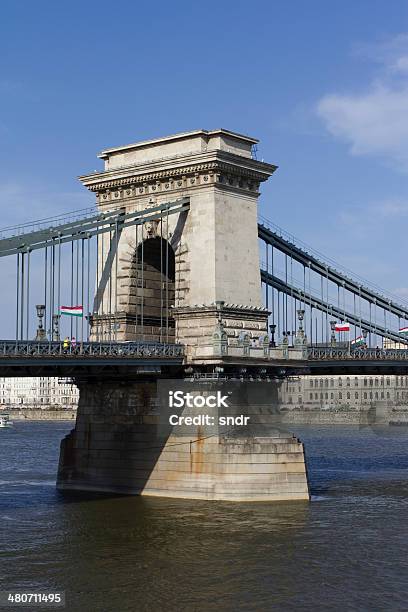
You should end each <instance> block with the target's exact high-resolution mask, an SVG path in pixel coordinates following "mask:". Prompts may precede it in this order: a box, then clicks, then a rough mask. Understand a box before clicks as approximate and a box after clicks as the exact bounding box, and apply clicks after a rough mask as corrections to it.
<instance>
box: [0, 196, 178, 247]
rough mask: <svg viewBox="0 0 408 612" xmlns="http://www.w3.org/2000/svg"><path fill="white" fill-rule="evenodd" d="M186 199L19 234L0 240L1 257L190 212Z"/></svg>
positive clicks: (94, 216) (115, 211)
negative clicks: (186, 211)
mask: <svg viewBox="0 0 408 612" xmlns="http://www.w3.org/2000/svg"><path fill="white" fill-rule="evenodd" d="M189 202H190V199H189V198H180V199H178V200H174V201H173V202H165V203H163V204H160V205H157V206H152V207H151V208H146V209H144V210H142V211H133V212H130V213H126V212H125V211H124V209H123V208H118V209H117V210H114V211H110V212H101V213H99V214H97V215H93V216H91V217H86V218H83V219H78V220H76V221H71V222H70V223H63V224H61V225H56V226H54V227H49V228H47V229H45V230H38V231H35V232H28V233H26V234H19V235H16V236H12V237H10V238H3V239H2V240H0V257H6V256H8V255H15V254H17V253H24V252H27V251H34V250H36V249H43V248H45V247H48V246H50V245H52V244H55V245H57V244H64V243H66V242H74V241H75V240H82V239H86V238H91V237H92V236H96V235H98V234H104V233H106V232H110V231H112V229H113V230H115V229H116V228H117V229H118V230H122V229H123V228H125V227H129V226H133V225H142V224H143V223H146V222H147V221H151V220H153V219H158V218H160V217H163V216H167V215H174V214H177V213H180V212H183V211H185V210H188V209H189Z"/></svg>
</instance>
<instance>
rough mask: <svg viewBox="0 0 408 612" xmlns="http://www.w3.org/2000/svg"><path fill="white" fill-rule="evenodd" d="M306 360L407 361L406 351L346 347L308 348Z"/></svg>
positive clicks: (407, 351)
mask: <svg viewBox="0 0 408 612" xmlns="http://www.w3.org/2000/svg"><path fill="white" fill-rule="evenodd" d="M307 359H310V360H318V361H321V360H324V359H356V360H357V359H358V360H365V359H367V360H407V361H408V350H407V349H380V348H356V349H348V348H347V347H339V348H337V347H331V346H329V347H309V348H308V349H307Z"/></svg>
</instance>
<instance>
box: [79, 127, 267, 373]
mask: <svg viewBox="0 0 408 612" xmlns="http://www.w3.org/2000/svg"><path fill="white" fill-rule="evenodd" d="M257 142H258V141H257V140H256V139H254V138H251V137H248V136H243V135H241V134H236V133H233V132H229V131H227V130H213V131H206V130H197V131H194V132H187V133H183V134H176V135H175V136H170V137H166V138H160V139H157V140H152V141H146V142H138V143H135V144H131V145H127V146H124V147H117V148H113V149H107V150H105V151H103V152H102V153H101V154H100V155H99V157H100V158H101V159H103V160H104V163H105V169H104V171H102V172H95V173H93V174H90V175H87V176H82V177H81V181H82V183H83V184H84V185H85V186H86V187H87V188H88V189H90V190H91V191H93V192H94V193H95V194H96V196H97V203H98V207H99V208H100V210H101V211H110V210H113V209H115V208H121V209H122V210H124V211H126V212H130V211H135V210H136V211H140V210H145V209H146V208H149V207H153V206H158V205H160V204H162V203H165V202H169V201H175V200H177V199H180V198H182V197H187V198H189V202H190V208H189V210H188V212H183V213H180V214H177V215H173V216H172V215H170V216H169V217H167V216H166V217H165V218H163V219H162V220H160V219H159V218H158V219H157V220H156V221H154V220H153V221H152V220H150V221H149V223H146V224H145V226H144V227H139V229H138V230H136V229H135V228H134V227H129V228H125V229H124V230H123V231H122V233H121V235H120V236H119V237H118V240H117V241H116V239H115V240H114V241H113V243H112V244H113V248H112V244H111V245H109V239H108V236H106V235H105V238H104V239H103V240H101V241H100V248H99V266H98V270H99V278H98V283H97V284H98V291H97V295H96V299H95V304H94V309H93V310H94V313H93V323H94V329H95V331H94V336H95V337H99V338H100V339H101V338H102V337H104V338H105V339H106V335H107V332H106V330H107V329H108V328H109V326H110V325H112V321H113V322H114V323H115V325H116V327H117V331H116V334H115V337H116V338H117V339H119V340H135V339H140V337H141V333H142V332H141V326H140V322H141V317H142V313H141V311H142V303H143V304H144V308H145V312H146V308H148V309H149V312H150V314H151V316H149V317H147V316H145V328H146V329H145V330H144V336H147V338H146V337H145V338H144V339H162V340H163V330H160V317H158V304H159V295H158V293H157V292H158V286H159V285H160V282H163V279H156V280H155V278H150V277H149V274H150V275H151V274H152V273H153V276H154V271H152V269H151V268H147V269H145V270H144V274H145V277H144V280H146V279H147V280H148V281H149V280H150V281H151V283H152V286H151V287H147V286H144V285H145V282H144V280H142V279H141V274H142V272H141V270H140V269H138V264H137V261H136V260H137V253H138V250H139V251H140V245H141V243H142V242H143V243H144V246H145V248H146V249H148V248H150V247H151V246H152V244H153V243H152V241H154V240H156V241H162V242H160V244H163V245H166V248H167V245H168V248H169V250H170V255H171V258H172V259H173V260H174V279H173V278H171V279H170V282H171V283H172V285H171V289H170V293H171V295H170V297H169V299H168V301H169V304H168V314H169V319H170V323H171V326H172V327H171V329H172V330H174V333H173V332H172V334H171V340H174V339H175V340H176V341H178V342H181V343H183V344H185V345H186V347H187V355H188V358H189V360H192V361H195V360H201V359H202V353H203V351H204V353H206V351H207V349H205V348H203V347H209V346H210V345H211V344H212V335H213V333H214V328H215V326H216V324H217V312H216V307H215V304H216V303H217V302H220V301H222V302H224V303H225V307H224V309H223V323H224V327H225V332H226V334H227V337H228V344H231V345H234V342H236V340H237V338H238V336H239V334H240V333H241V332H242V331H244V332H247V333H249V334H250V336H251V339H255V340H258V338H259V337H260V336H264V335H265V333H267V317H268V313H267V311H266V309H265V308H264V307H263V304H262V296H261V280H260V272H259V254H258V226H257V200H258V196H259V186H260V184H261V183H262V182H263V181H265V180H267V179H268V178H269V176H270V175H271V174H272V173H273V172H274V171H275V169H276V166H273V165H271V164H267V163H264V162H260V161H257V160H256V159H254V157H253V155H252V147H253V145H255V144H256V143H257ZM116 242H117V246H118V249H117V250H118V252H117V253H116ZM158 244H159V242H158ZM149 245H150V247H149ZM150 250H152V249H150ZM139 254H140V253H139ZM150 264H151V262H150ZM150 264H147V265H150ZM116 269H117V270H118V277H117V282H116V280H115V278H114V276H115V272H116ZM112 275H113V276H112ZM112 278H113V281H112V280H111V279H112ZM156 281H157V282H158V286H157V287H156V284H157V283H156ZM155 283H156V284H155ZM116 288H117V294H118V295H117V296H116V295H115V292H116ZM113 305H115V307H116V308H117V310H116V312H115V313H113V314H112V308H113ZM161 325H162V326H163V323H161ZM108 335H109V334H108Z"/></svg>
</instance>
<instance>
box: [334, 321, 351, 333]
mask: <svg viewBox="0 0 408 612" xmlns="http://www.w3.org/2000/svg"><path fill="white" fill-rule="evenodd" d="M334 331H336V332H348V331H350V323H336V325H335V326H334Z"/></svg>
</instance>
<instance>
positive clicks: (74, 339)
mask: <svg viewBox="0 0 408 612" xmlns="http://www.w3.org/2000/svg"><path fill="white" fill-rule="evenodd" d="M71 347H72V350H73V351H75V349H76V347H77V341H76V338H75V336H72V338H71Z"/></svg>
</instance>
